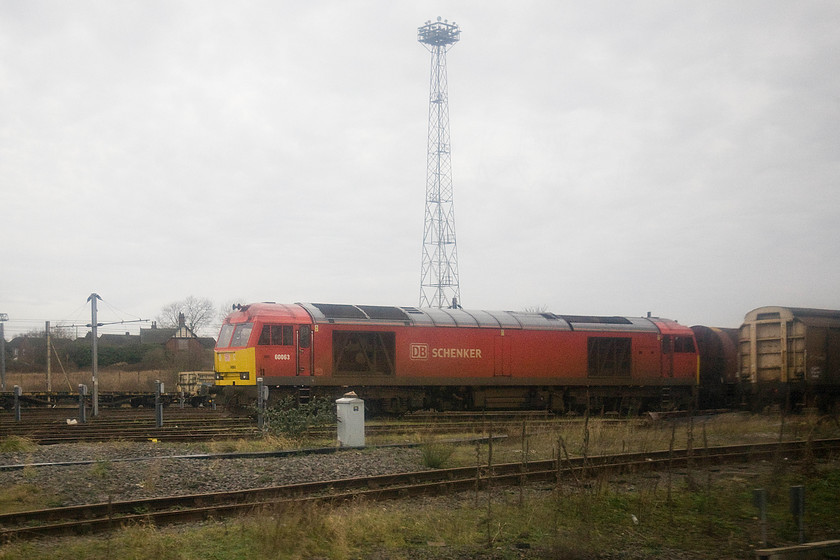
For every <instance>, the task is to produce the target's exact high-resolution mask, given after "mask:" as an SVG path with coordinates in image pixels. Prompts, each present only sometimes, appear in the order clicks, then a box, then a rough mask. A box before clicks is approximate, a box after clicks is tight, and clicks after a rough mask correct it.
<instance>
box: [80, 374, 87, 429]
mask: <svg viewBox="0 0 840 560" xmlns="http://www.w3.org/2000/svg"><path fill="white" fill-rule="evenodd" d="M87 392H88V388H87V385H83V384H81V383H80V384H79V424H85V423H87V411H86V410H85V397H86V396H87Z"/></svg>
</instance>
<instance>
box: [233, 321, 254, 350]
mask: <svg viewBox="0 0 840 560" xmlns="http://www.w3.org/2000/svg"><path fill="white" fill-rule="evenodd" d="M253 328H254V325H253V323H242V324H240V325H236V328H235V329H234V330H233V340H231V341H230V345H231V347H241V346H247V345H248V339H249V338H251V329H253Z"/></svg>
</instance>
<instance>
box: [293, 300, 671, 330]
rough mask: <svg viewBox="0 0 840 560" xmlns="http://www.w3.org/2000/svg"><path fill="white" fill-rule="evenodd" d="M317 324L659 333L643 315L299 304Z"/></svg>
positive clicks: (653, 324) (652, 323)
mask: <svg viewBox="0 0 840 560" xmlns="http://www.w3.org/2000/svg"><path fill="white" fill-rule="evenodd" d="M298 305H300V306H301V307H302V308H304V309H305V310H306V311H307V312H308V313H309V315H311V317H312V320H313V321H314V322H315V323H334V324H342V323H351V324H354V323H355V324H357V323H360V322H363V323H375V324H404V325H406V326H412V325H413V326H430V327H479V328H494V329H499V328H501V329H528V330H565V331H571V330H576V331H589V330H597V331H600V332H603V331H610V330H612V331H639V332H659V330H660V328H661V325H659V326H658V323H659V322H661V321H659V322H657V321H656V320H650V319H646V318H642V317H615V316H614V317H596V316H581V315H555V314H554V313H528V312H519V311H483V310H467V309H438V308H422V309H421V308H417V307H390V306H378V305H346V304H332V303H299V304H298Z"/></svg>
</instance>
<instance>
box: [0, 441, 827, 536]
mask: <svg viewBox="0 0 840 560" xmlns="http://www.w3.org/2000/svg"><path fill="white" fill-rule="evenodd" d="M838 452H840V439H831V440H817V441H813V442H789V443H782V444H778V443H774V444H756V445H737V446H728V447H716V448H709V449H702V450H695V451H694V452H689V451H687V450H679V451H661V452H649V453H631V454H622V455H611V456H597V457H589V458H572V459H567V460H561V461H553V460H549V461H534V462H521V463H505V464H499V465H492V466H487V465H485V466H481V467H461V468H454V469H440V470H430V471H420V472H411V473H402V474H392V475H379V476H372V477H364V478H348V479H340V480H329V481H323V482H311V483H301V484H293V485H288V486H276V487H270V488H256V489H250V490H239V491H233V492H220V493H211V494H193V495H180V496H168V497H161V498H151V499H144V500H133V501H123V502H112V503H101V504H90V505H82V506H72V507H62V508H51V509H43V510H35V511H27V512H20V513H10V514H4V515H0V527H2V529H0V542H9V541H13V540H23V539H32V538H39V537H53V536H61V535H71V534H79V533H95V532H102V531H108V530H112V529H115V528H119V527H121V526H125V525H129V524H132V523H153V524H155V525H167V524H173V523H183V522H193V521H200V520H205V519H210V518H221V517H225V516H231V515H238V514H243V513H249V512H254V511H260V510H265V509H268V508H277V507H284V506H286V507H294V506H297V505H300V504H303V503H307V502H332V503H340V502H342V501H346V500H350V499H359V498H362V499H367V500H384V499H393V498H404V497H409V496H416V495H433V494H440V493H443V492H453V491H463V490H473V489H476V490H477V489H481V488H486V487H487V485H488V484H492V485H503V484H523V483H525V482H534V481H546V480H548V481H559V480H560V479H562V478H563V477H575V478H584V477H587V476H595V475H597V474H600V473H603V472H610V473H619V472H627V471H642V470H654V469H663V468H669V467H676V466H685V465H695V466H697V467H709V466H713V465H718V464H723V463H732V462H745V461H751V460H756V459H759V458H768V457H779V456H784V457H786V458H795V457H801V456H803V455H805V454H811V455H813V456H828V455H837V454H838Z"/></svg>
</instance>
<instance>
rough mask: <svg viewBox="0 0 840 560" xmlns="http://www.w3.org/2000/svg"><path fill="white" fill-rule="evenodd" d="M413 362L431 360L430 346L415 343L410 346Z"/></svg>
mask: <svg viewBox="0 0 840 560" xmlns="http://www.w3.org/2000/svg"><path fill="white" fill-rule="evenodd" d="M409 350H410V352H411V359H412V360H428V359H429V345H428V344H420V343H414V344H411V345H410V346H409Z"/></svg>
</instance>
